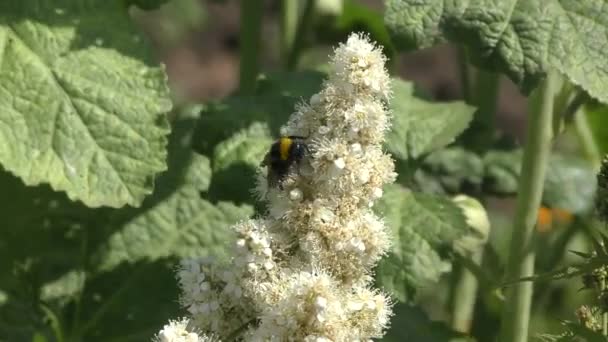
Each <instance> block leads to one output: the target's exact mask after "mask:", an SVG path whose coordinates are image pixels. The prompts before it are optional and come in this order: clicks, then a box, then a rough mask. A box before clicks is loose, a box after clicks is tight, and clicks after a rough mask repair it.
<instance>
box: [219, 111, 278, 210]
mask: <svg viewBox="0 0 608 342" xmlns="http://www.w3.org/2000/svg"><path fill="white" fill-rule="evenodd" d="M272 141H273V139H272V137H271V135H270V131H269V129H268V126H267V125H266V124H263V123H261V122H254V123H253V124H251V126H250V127H248V128H245V129H242V130H240V131H238V132H237V133H235V134H234V135H233V136H232V137H230V138H228V139H226V140H224V141H222V142H220V143H219V144H217V145H216V146H215V149H214V151H213V159H212V168H213V178H212V182H211V186H210V188H209V191H208V194H207V195H208V198H209V199H210V200H212V201H218V200H219V201H221V200H230V201H233V202H235V203H249V204H254V202H255V199H254V196H253V193H252V191H251V190H252V189H253V188H254V186H255V184H256V172H257V169H258V167H259V165H260V163H261V161H262V160H263V159H264V155H265V154H266V153H267V152H268V150H269V148H270V145H271V143H272Z"/></svg>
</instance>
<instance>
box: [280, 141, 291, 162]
mask: <svg viewBox="0 0 608 342" xmlns="http://www.w3.org/2000/svg"><path fill="white" fill-rule="evenodd" d="M292 143H293V140H291V139H290V138H287V137H285V138H281V139H280V140H279V154H280V156H281V160H287V158H289V148H290V147H291V144H292Z"/></svg>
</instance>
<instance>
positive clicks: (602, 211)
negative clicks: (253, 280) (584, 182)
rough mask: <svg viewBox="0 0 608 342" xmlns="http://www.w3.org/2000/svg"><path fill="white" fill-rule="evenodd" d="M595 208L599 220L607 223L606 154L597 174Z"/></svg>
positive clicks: (607, 184)
mask: <svg viewBox="0 0 608 342" xmlns="http://www.w3.org/2000/svg"><path fill="white" fill-rule="evenodd" d="M595 209H596V211H597V215H598V216H599V218H600V220H602V221H604V222H607V223H608V156H606V157H604V160H603V161H602V166H601V168H600V172H599V173H598V174H597V193H596V197H595Z"/></svg>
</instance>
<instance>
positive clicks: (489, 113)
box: [461, 66, 500, 153]
mask: <svg viewBox="0 0 608 342" xmlns="http://www.w3.org/2000/svg"><path fill="white" fill-rule="evenodd" d="M462 67H464V66H461V68H462ZM461 73H463V77H465V76H464V75H466V74H467V73H466V72H464V71H461ZM463 82H464V80H463ZM463 86H464V87H466V85H463ZM468 88H469V92H471V90H470V88H471V86H470V85H469V86H468ZM474 88H475V89H474V91H472V94H469V95H467V94H466V93H465V96H468V97H469V98H470V99H468V100H467V102H468V103H471V104H473V105H474V106H476V107H477V111H476V113H475V117H474V118H473V122H471V126H470V127H469V129H468V130H467V133H466V134H465V135H464V139H465V140H464V144H465V146H466V147H468V148H469V149H471V150H473V151H477V152H480V153H483V152H485V151H486V150H487V149H488V148H489V147H490V146H491V145H492V143H493V142H494V136H495V134H496V131H495V117H496V108H497V105H498V95H499V90H500V77H499V75H498V74H497V73H493V72H488V71H484V70H477V72H476V76H475V85H474Z"/></svg>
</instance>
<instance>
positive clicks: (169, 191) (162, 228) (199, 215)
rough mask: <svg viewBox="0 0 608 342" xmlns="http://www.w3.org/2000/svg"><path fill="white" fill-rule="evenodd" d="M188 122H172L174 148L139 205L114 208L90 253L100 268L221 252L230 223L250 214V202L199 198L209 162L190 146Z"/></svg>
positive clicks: (208, 173)
mask: <svg viewBox="0 0 608 342" xmlns="http://www.w3.org/2000/svg"><path fill="white" fill-rule="evenodd" d="M192 127H193V123H192V122H190V121H189V120H186V121H184V127H182V128H181V129H180V128H176V131H178V132H183V133H182V135H181V136H175V139H173V140H172V142H171V146H170V151H172V152H173V151H175V152H174V153H172V155H173V157H171V158H170V161H171V164H170V169H169V172H168V173H166V174H164V175H163V176H162V177H161V178H160V179H159V186H158V188H157V192H155V194H154V195H153V196H150V197H148V198H147V199H146V200H145V201H144V205H143V206H142V208H139V209H131V210H123V211H120V212H117V213H116V215H115V216H114V218H113V220H112V221H113V222H111V223H110V224H109V227H107V230H111V231H112V233H111V235H110V236H109V238H108V239H107V242H106V243H105V244H104V245H103V246H101V248H100V249H99V251H98V253H97V255H96V260H97V265H98V267H99V268H100V269H101V270H104V271H107V270H110V269H112V268H114V267H116V266H117V265H119V264H121V263H134V262H139V261H150V260H152V261H155V260H159V259H161V258H165V257H192V256H200V255H211V254H213V255H216V256H221V255H224V254H225V252H226V251H227V250H226V247H227V246H228V245H227V243H229V242H230V241H231V239H230V237H231V234H232V232H231V230H230V225H231V224H233V223H235V222H236V221H238V220H241V219H244V218H247V217H248V216H249V215H250V214H252V208H251V207H250V206H236V205H234V204H232V203H230V202H219V203H216V204H213V203H211V202H209V201H207V200H205V199H203V198H201V192H202V191H206V190H207V189H208V187H209V185H210V178H211V166H210V162H209V159H208V158H206V157H204V156H202V155H199V154H197V153H193V152H191V151H190V135H191V132H188V129H190V128H192ZM179 164H181V165H179ZM178 165H179V166H178ZM173 166H175V167H177V169H172V168H171V167H173ZM242 190H243V189H242ZM243 191H246V190H243Z"/></svg>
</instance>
